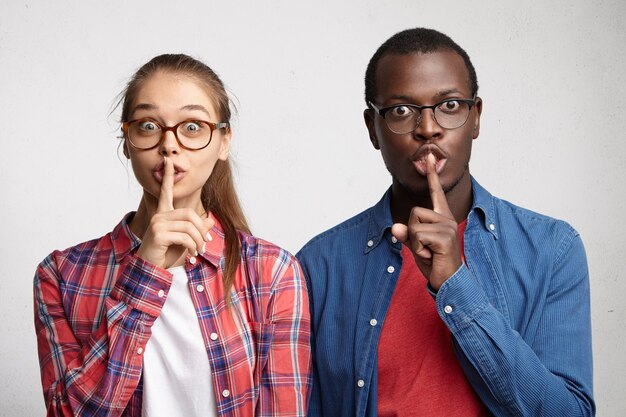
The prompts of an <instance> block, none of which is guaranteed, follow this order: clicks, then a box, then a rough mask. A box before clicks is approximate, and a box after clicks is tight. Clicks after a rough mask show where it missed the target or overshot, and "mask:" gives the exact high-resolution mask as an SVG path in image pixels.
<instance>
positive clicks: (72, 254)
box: [38, 216, 133, 275]
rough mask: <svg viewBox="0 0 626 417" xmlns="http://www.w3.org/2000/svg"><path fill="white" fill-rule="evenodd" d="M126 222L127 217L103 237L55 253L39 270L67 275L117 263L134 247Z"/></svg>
mask: <svg viewBox="0 0 626 417" xmlns="http://www.w3.org/2000/svg"><path fill="white" fill-rule="evenodd" d="M125 220H126V216H125V217H124V219H123V220H122V221H121V222H120V223H118V224H117V226H115V228H114V229H113V230H112V231H110V232H108V233H106V234H105V235H103V236H100V237H98V238H95V239H90V240H87V241H84V242H81V243H78V244H76V245H73V246H70V247H68V248H65V249H58V250H55V251H53V252H52V253H50V254H49V255H48V256H47V257H46V258H45V259H44V260H43V261H42V262H41V263H40V264H39V268H38V270H42V269H43V270H44V271H45V270H49V271H58V272H59V273H60V274H61V275H65V272H71V271H76V270H78V269H83V268H91V267H96V266H98V265H104V264H109V263H111V262H113V263H116V262H117V260H119V259H121V257H122V256H123V255H124V254H125V253H126V252H128V251H129V250H130V249H131V247H132V245H133V239H132V236H130V235H129V234H128V231H127V226H126V223H125Z"/></svg>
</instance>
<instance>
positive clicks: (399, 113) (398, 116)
mask: <svg viewBox="0 0 626 417" xmlns="http://www.w3.org/2000/svg"><path fill="white" fill-rule="evenodd" d="M420 118H421V114H420V112H419V110H417V109H415V108H413V107H409V106H396V107H392V108H390V109H389V110H387V112H386V113H385V122H386V123H387V126H388V127H389V130H391V131H392V132H394V133H398V134H401V135H402V134H405V133H409V132H412V131H413V130H415V128H416V127H417V125H418V124H419V122H420Z"/></svg>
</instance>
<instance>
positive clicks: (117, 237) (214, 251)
mask: <svg viewBox="0 0 626 417" xmlns="http://www.w3.org/2000/svg"><path fill="white" fill-rule="evenodd" d="M134 215H135V212H134V211H131V212H130V213H128V214H126V215H125V216H124V218H123V219H122V221H121V222H119V223H118V224H117V226H115V228H114V229H113V232H111V241H112V245H113V252H114V254H115V261H116V262H117V263H121V261H122V259H124V258H125V257H126V255H128V254H129V253H134V252H135V251H136V250H137V248H138V247H139V245H141V239H139V238H138V237H137V236H135V234H134V233H133V232H132V231H131V230H130V226H129V223H130V221H131V220H132V219H133V216H134ZM209 216H211V217H212V218H213V220H214V221H215V225H214V226H213V228H212V229H211V230H210V231H209V233H210V235H211V237H212V238H213V240H210V241H208V242H206V250H205V252H204V253H201V254H199V255H200V256H202V257H203V258H204V259H206V260H207V261H209V262H210V263H211V264H213V265H214V266H215V267H217V266H218V265H219V262H220V259H221V258H222V256H223V252H224V230H223V229H222V225H221V224H220V222H219V221H218V220H217V218H215V217H214V216H213V214H212V213H210V214H209Z"/></svg>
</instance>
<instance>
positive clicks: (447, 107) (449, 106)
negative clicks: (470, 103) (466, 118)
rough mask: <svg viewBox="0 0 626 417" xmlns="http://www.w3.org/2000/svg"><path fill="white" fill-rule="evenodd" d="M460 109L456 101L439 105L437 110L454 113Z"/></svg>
mask: <svg viewBox="0 0 626 417" xmlns="http://www.w3.org/2000/svg"><path fill="white" fill-rule="evenodd" d="M459 107H460V103H459V102H458V101H456V100H451V101H446V102H443V103H441V105H440V106H439V108H440V109H441V110H443V111H444V112H446V113H450V112H454V111H456V110H458V109H459Z"/></svg>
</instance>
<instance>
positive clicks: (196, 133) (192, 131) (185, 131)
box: [176, 120, 213, 149]
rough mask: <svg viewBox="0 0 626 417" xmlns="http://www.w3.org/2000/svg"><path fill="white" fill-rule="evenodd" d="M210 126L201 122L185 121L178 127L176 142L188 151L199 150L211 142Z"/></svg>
mask: <svg viewBox="0 0 626 417" xmlns="http://www.w3.org/2000/svg"><path fill="white" fill-rule="evenodd" d="M212 133H213V130H212V129H211V125H209V124H208V123H206V122H203V121H201V120H187V121H184V122H182V123H180V124H179V125H178V128H177V129H176V134H177V135H178V140H179V141H180V142H181V143H182V144H183V146H185V147H186V148H189V149H201V148H204V147H205V146H207V145H208V144H209V142H210V141H211V134H212Z"/></svg>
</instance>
